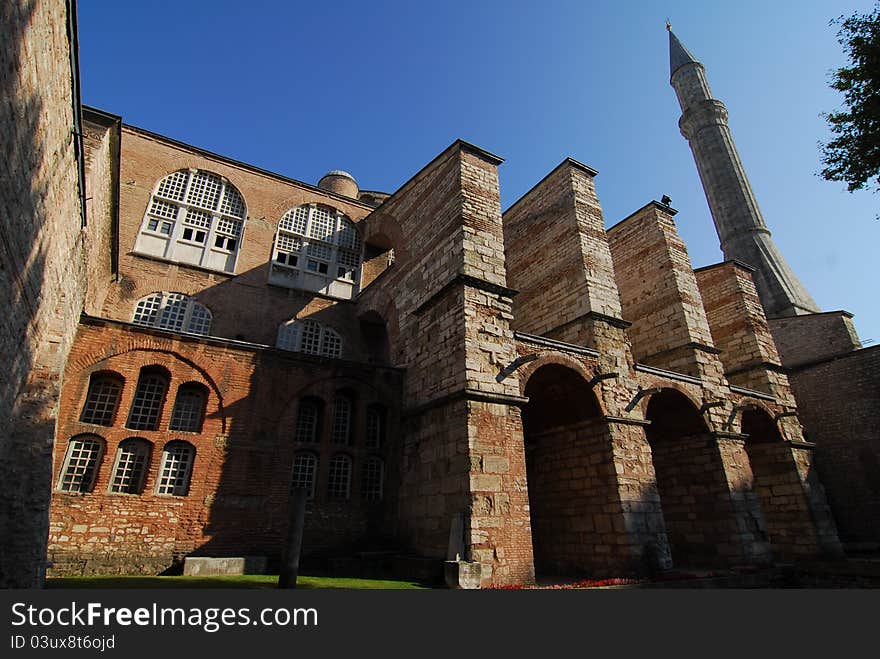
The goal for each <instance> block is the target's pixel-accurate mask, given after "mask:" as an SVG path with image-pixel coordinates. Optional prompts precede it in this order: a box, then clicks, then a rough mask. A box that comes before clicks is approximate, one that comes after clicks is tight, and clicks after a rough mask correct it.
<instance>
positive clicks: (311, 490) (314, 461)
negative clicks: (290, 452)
mask: <svg viewBox="0 0 880 659" xmlns="http://www.w3.org/2000/svg"><path fill="white" fill-rule="evenodd" d="M300 458H307V459H309V460H310V461H311V462H310V465H311V474H310V478H309V482H308V488H307V493H306V498H307V499H314V498H315V485H316V483H317V480H318V462H319V458H318V456H317V454H315V453H312V452H311V451H297V452H296V453H295V454H294V456H293V474H292V475H291V479H290V488H291V490H293V489H295V488H296V487H299V486H298V485H297V480H298V478H297V476H298V473H299V472H298V471H297V465H298V464H299V459H300Z"/></svg>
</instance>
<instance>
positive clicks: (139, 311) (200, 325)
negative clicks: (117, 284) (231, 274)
mask: <svg viewBox="0 0 880 659" xmlns="http://www.w3.org/2000/svg"><path fill="white" fill-rule="evenodd" d="M213 319H214V316H213V315H212V314H211V310H210V309H208V307H206V306H205V305H203V304H200V303H198V302H196V301H195V299H194V298H191V297H189V296H188V295H184V294H183V293H166V292H164V291H162V292H160V293H151V294H150V295H147V296H146V297H142V298H141V299H140V300H138V303H137V306H136V307H135V309H134V317H133V318H132V322H133V323H134V324H135V325H146V326H148V327H158V328H159V329H167V330H171V331H172V332H189V333H190V334H202V335H206V334H210V333H211V321H212V320H213Z"/></svg>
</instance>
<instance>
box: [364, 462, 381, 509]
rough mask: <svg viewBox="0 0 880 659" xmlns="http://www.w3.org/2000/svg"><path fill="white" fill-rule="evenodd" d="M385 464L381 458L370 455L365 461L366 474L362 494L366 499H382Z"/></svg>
mask: <svg viewBox="0 0 880 659" xmlns="http://www.w3.org/2000/svg"><path fill="white" fill-rule="evenodd" d="M384 479H385V465H384V463H383V462H382V459H381V458H377V457H369V458H367V459H366V461H365V462H364V474H363V479H362V481H361V495H362V496H363V498H364V499H365V500H366V501H381V500H382V489H383V481H384Z"/></svg>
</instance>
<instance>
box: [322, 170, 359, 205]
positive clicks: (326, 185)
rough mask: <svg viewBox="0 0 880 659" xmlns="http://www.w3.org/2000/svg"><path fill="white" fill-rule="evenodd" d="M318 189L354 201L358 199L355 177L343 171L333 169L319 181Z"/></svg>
mask: <svg viewBox="0 0 880 659" xmlns="http://www.w3.org/2000/svg"><path fill="white" fill-rule="evenodd" d="M318 187H319V188H321V189H322V190H327V191H328V192H335V193H336V194H341V195H343V196H345V197H351V198H352V199H357V198H358V184H357V181H355V179H354V176H352V175H351V174H349V173H348V172H346V171H343V170H341V169H333V170H330V171H329V172H327V173H326V174H324V176H322V177H321V180H319V181H318Z"/></svg>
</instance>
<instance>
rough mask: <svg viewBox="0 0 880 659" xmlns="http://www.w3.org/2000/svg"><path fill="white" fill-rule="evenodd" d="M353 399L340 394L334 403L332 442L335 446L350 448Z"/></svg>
mask: <svg viewBox="0 0 880 659" xmlns="http://www.w3.org/2000/svg"><path fill="white" fill-rule="evenodd" d="M351 408H352V404H351V398H350V397H349V396H348V395H347V394H338V395H337V396H336V400H335V401H333V431H332V432H331V433H330V441H332V442H333V443H334V444H343V445H345V446H348V445H349V444H350V443H351Z"/></svg>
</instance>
